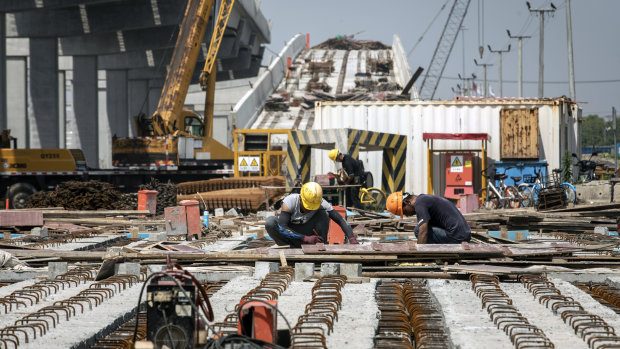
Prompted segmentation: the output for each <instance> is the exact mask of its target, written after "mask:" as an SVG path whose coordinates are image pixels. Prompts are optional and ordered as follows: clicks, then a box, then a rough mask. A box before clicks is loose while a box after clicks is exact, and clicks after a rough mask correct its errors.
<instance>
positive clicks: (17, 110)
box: [3, 57, 30, 148]
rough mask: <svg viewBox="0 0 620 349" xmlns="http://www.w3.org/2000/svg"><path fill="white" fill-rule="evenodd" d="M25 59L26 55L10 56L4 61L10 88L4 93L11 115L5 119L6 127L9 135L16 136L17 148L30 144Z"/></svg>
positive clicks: (26, 146)
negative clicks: (9, 132) (9, 131)
mask: <svg viewBox="0 0 620 349" xmlns="http://www.w3.org/2000/svg"><path fill="white" fill-rule="evenodd" d="M26 61H27V59H26V57H10V58H8V59H7V61H6V63H7V70H6V81H10V82H11V88H10V89H7V94H6V95H7V110H10V111H11V117H10V118H8V119H7V121H6V122H7V123H6V128H8V129H10V130H11V136H13V137H16V138H17V146H18V147H19V148H28V147H29V146H30V133H29V132H28V128H29V127H28V101H27V100H26V98H27V96H28V90H27V89H28V86H27V83H26V79H28V71H27V66H26ZM3 81H4V80H3Z"/></svg>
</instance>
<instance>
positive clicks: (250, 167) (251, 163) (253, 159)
mask: <svg viewBox="0 0 620 349" xmlns="http://www.w3.org/2000/svg"><path fill="white" fill-rule="evenodd" d="M259 171H260V157H258V156H240V157H239V172H259Z"/></svg>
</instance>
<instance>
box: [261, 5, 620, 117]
mask: <svg viewBox="0 0 620 349" xmlns="http://www.w3.org/2000/svg"><path fill="white" fill-rule="evenodd" d="M446 3H447V5H446V7H445V9H444V10H443V11H442V12H441V14H440V15H439V17H438V18H437V19H436V20H435V21H434V23H433V24H432V26H431V27H430V29H429V30H428V32H426V34H424V37H423V39H422V41H421V42H420V43H419V44H418V46H417V47H416V48H415V50H413V52H412V53H411V54H410V55H409V65H410V66H411V69H412V71H415V69H416V68H417V67H418V66H422V67H423V68H425V70H426V69H427V68H428V65H429V63H430V60H431V58H432V55H433V52H434V50H435V47H436V46H437V41H438V40H439V37H440V35H441V32H442V30H443V27H444V25H445V23H446V19H447V17H448V13H449V11H450V8H451V6H452V3H453V0H383V1H378V0H374V1H368V0H330V1H325V0H305V1H302V0H287V1H285V0H262V2H261V5H260V7H261V9H262V11H263V14H264V15H265V17H266V18H267V19H268V20H270V21H271V23H272V28H271V44H270V45H269V46H268V51H267V52H266V53H265V57H266V58H269V57H270V55H273V54H274V52H279V51H280V50H281V49H282V47H283V46H284V43H285V42H286V41H288V40H289V39H290V38H292V37H293V36H294V35H295V34H297V33H304V34H305V33H309V34H310V45H311V46H314V45H316V44H319V43H321V42H323V41H325V40H327V39H329V38H331V37H334V36H336V35H339V34H342V35H345V34H355V33H358V32H361V33H359V34H357V35H356V36H355V37H356V38H357V39H368V40H378V41H381V42H383V43H385V44H388V45H391V44H392V36H393V35H394V34H397V35H398V36H400V39H401V41H402V43H403V46H404V48H405V51H406V52H408V53H409V51H411V50H412V49H413V47H414V45H415V43H416V42H417V41H418V39H419V38H420V37H421V36H422V34H423V32H424V31H425V29H426V28H427V27H428V26H429V25H430V24H431V22H432V20H433V18H434V17H435V16H436V15H437V13H438V12H439V10H440V8H441V7H442V5H444V4H446ZM530 3H531V5H532V8H550V3H551V2H550V1H548V0H546V1H545V0H530ZM553 3H554V5H555V6H556V7H557V11H556V12H555V14H554V15H553V16H549V17H547V16H546V17H545V35H544V38H545V50H544V55H545V86H544V94H545V97H559V96H562V95H566V96H570V93H569V85H568V57H567V40H566V35H567V34H566V3H565V0H555V1H554V2H553ZM571 10H572V27H573V52H574V62H575V64H574V66H575V79H576V88H575V90H576V96H577V100H578V101H580V102H587V103H582V104H581V106H582V108H583V112H584V115H587V114H599V115H601V116H607V115H611V107H612V106H615V107H616V109H619V108H620V68H619V65H620V24H619V23H618V20H617V16H618V13H620V1H618V0H571ZM479 13H483V15H479ZM463 25H464V26H465V27H466V28H467V30H465V31H464V33H465V35H464V38H465V45H463V38H462V36H461V34H459V36H458V38H457V40H456V43H455V45H454V48H453V49H452V53H451V54H450V58H449V59H448V63H447V65H446V69H445V70H444V73H443V78H442V79H441V81H440V83H439V87H438V89H437V92H436V94H435V97H436V98H440V99H444V100H446V99H452V98H453V96H454V94H453V93H452V91H451V87H454V88H455V89H456V84H457V83H459V81H458V80H457V79H458V77H457V74H458V73H460V74H461V75H463V62H465V74H466V75H467V76H471V74H472V73H474V74H476V76H477V77H478V79H477V84H478V85H479V86H482V78H483V70H482V67H476V66H475V64H474V58H476V59H477V60H478V63H490V64H493V66H492V67H488V71H487V78H488V80H489V84H490V85H491V88H492V90H493V91H494V92H495V93H496V94H497V93H498V90H499V86H498V85H499V84H498V81H497V80H498V68H499V65H498V55H497V54H492V53H489V51H488V48H487V45H491V48H493V49H494V50H497V49H506V48H507V47H508V44H509V43H510V44H511V47H512V50H511V52H509V53H505V54H504V55H503V80H504V84H503V90H504V95H505V96H508V97H517V96H518V90H517V79H518V54H517V40H516V39H513V40H510V39H509V38H508V35H507V33H506V29H509V30H510V31H511V34H512V35H530V36H532V38H531V39H524V41H523V80H524V84H523V95H524V96H525V97H537V96H538V59H539V58H538V51H539V50H538V46H539V42H538V40H539V19H538V17H537V16H536V15H534V14H530V12H529V11H528V9H527V6H526V4H525V1H519V0H471V3H470V6H469V10H468V11H467V15H466V17H465V21H464V23H463ZM461 33H462V32H461ZM480 44H482V45H483V46H484V54H483V58H482V59H481V58H480V55H479V52H478V47H479V46H480ZM463 49H464V51H465V54H464V55H463ZM423 74H424V73H423ZM422 79H423V76H422V77H420V79H419V80H418V82H417V85H418V86H419V84H420V83H421V82H422ZM461 85H462V84H461Z"/></svg>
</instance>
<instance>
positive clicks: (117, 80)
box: [106, 70, 130, 138]
mask: <svg viewBox="0 0 620 349" xmlns="http://www.w3.org/2000/svg"><path fill="white" fill-rule="evenodd" d="M128 88H129V86H128V81H127V70H107V71H106V93H107V98H106V104H107V112H108V113H107V114H108V123H109V125H110V133H111V134H112V135H116V137H121V138H122V137H128V136H129V123H128V122H126V121H127V120H128V119H130V117H129V115H128V113H129V99H128V96H129V92H128Z"/></svg>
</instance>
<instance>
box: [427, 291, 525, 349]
mask: <svg viewBox="0 0 620 349" xmlns="http://www.w3.org/2000/svg"><path fill="white" fill-rule="evenodd" d="M428 287H429V289H430V290H431V292H432V293H433V295H434V296H435V298H436V299H437V301H438V302H439V305H440V306H441V308H442V309H443V315H444V318H445V321H446V326H447V327H448V329H449V331H450V338H451V339H452V343H453V344H454V346H455V347H456V348H459V347H460V348H463V349H465V348H472V349H474V348H479V349H496V348H512V347H513V345H512V343H510V338H509V337H508V336H506V335H505V334H504V332H502V331H500V330H498V329H497V327H496V326H495V325H494V324H493V322H492V321H491V318H490V317H489V314H487V312H486V310H484V309H483V308H482V302H481V301H480V299H479V298H478V297H476V294H475V293H474V292H473V291H472V289H471V282H469V281H461V280H428Z"/></svg>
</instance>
